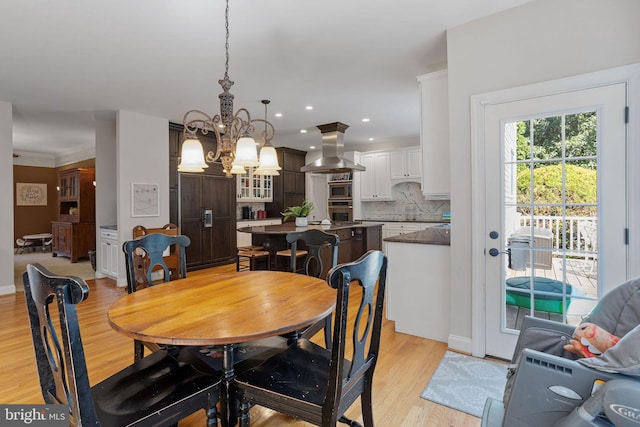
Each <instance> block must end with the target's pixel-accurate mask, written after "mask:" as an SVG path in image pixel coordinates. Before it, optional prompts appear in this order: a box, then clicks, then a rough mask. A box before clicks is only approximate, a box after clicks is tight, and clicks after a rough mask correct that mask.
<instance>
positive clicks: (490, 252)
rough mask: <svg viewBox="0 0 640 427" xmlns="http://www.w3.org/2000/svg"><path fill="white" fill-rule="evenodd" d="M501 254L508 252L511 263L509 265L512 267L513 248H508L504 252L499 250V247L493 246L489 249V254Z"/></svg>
mask: <svg viewBox="0 0 640 427" xmlns="http://www.w3.org/2000/svg"><path fill="white" fill-rule="evenodd" d="M500 254H506V255H507V256H508V257H509V265H508V267H509V268H511V248H509V249H507V250H506V251H504V252H500V251H499V250H498V249H496V248H491V249H489V255H491V256H493V257H495V256H498V255H500Z"/></svg>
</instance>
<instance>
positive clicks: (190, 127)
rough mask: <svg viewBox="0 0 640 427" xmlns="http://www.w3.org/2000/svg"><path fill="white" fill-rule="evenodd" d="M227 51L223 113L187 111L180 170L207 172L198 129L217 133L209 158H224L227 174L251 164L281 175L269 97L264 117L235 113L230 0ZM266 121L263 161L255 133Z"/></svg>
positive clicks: (260, 170) (260, 171)
mask: <svg viewBox="0 0 640 427" xmlns="http://www.w3.org/2000/svg"><path fill="white" fill-rule="evenodd" d="M224 17H225V30H226V38H225V45H224V47H225V53H226V62H225V69H224V78H223V79H222V80H218V83H219V84H220V86H222V93H221V94H220V95H218V98H220V114H216V115H214V116H213V117H212V116H209V115H208V114H206V113H205V112H203V111H200V110H190V111H187V112H186V113H185V115H184V118H183V119H182V125H183V127H184V131H183V132H184V142H183V143H182V153H181V159H180V164H179V165H178V171H179V172H203V171H204V168H208V167H209V165H208V164H207V163H206V162H205V156H204V152H203V149H202V144H201V143H200V141H199V140H198V135H197V133H198V131H200V132H202V134H203V135H207V134H208V133H209V132H213V133H214V134H215V136H216V152H215V153H213V152H212V151H211V152H209V153H207V160H208V161H209V162H214V161H217V160H220V163H222V169H223V171H224V173H225V175H226V176H227V177H231V176H233V174H243V173H246V169H245V168H247V167H256V166H259V167H258V169H256V171H255V172H254V173H255V174H257V175H279V173H278V170H280V169H281V168H280V165H279V164H278V157H277V155H276V151H275V148H273V146H272V145H271V140H272V139H273V136H274V134H275V130H274V128H273V125H272V124H271V123H270V122H269V121H267V105H268V104H269V102H270V101H269V100H263V101H262V103H263V104H264V113H265V117H264V120H262V119H253V120H252V119H251V115H250V114H249V111H247V110H246V109H245V108H240V109H239V110H238V111H236V112H235V113H234V112H233V98H234V97H233V95H232V94H231V93H230V92H229V89H231V86H233V81H231V80H230V79H229V0H227V1H226V9H225V15H224ZM262 122H263V123H264V132H263V134H262V136H263V138H264V141H265V143H264V146H263V147H262V149H261V150H260V160H258V153H257V148H256V142H255V140H254V139H253V137H252V136H251V135H252V134H253V132H254V131H255V125H256V124H258V123H262Z"/></svg>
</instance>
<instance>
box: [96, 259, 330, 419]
mask: <svg viewBox="0 0 640 427" xmlns="http://www.w3.org/2000/svg"><path fill="white" fill-rule="evenodd" d="M335 304H336V291H335V289H332V288H331V287H330V286H329V285H328V284H327V282H326V281H324V280H322V279H318V278H315V277H310V276H306V275H303V274H295V273H288V272H282V271H264V270H258V271H245V272H234V273H221V274H215V273H212V274H202V273H200V274H194V275H192V276H189V277H187V278H185V279H180V280H175V281H172V282H167V283H163V284H160V285H156V286H152V287H149V288H146V289H141V290H139V291H136V292H134V293H132V294H129V295H127V296H125V297H122V298H121V299H119V300H118V301H116V302H115V303H114V304H113V305H112V306H111V308H110V309H109V311H108V314H107V315H108V319H109V323H110V325H111V326H112V327H113V328H114V329H115V330H116V331H118V332H120V333H122V334H124V335H126V336H128V337H131V338H133V339H136V340H141V341H145V342H154V343H158V344H172V345H181V346H186V345H197V346H199V345H202V346H208V345H222V347H223V361H222V366H223V376H222V392H221V399H220V400H221V414H220V415H221V417H220V418H221V421H222V426H223V427H228V426H233V425H235V424H236V421H237V414H236V409H235V401H234V396H232V395H231V387H230V386H231V382H232V381H233V377H234V370H233V365H234V360H233V357H234V356H233V346H234V344H240V343H244V342H248V341H253V340H256V339H261V338H267V337H273V336H277V335H282V334H286V333H289V332H293V331H297V330H300V329H303V328H304V327H306V326H309V325H311V324H314V323H316V322H317V321H320V320H322V319H324V318H325V317H327V316H329V315H330V314H331V312H332V311H333V309H334V308H335Z"/></svg>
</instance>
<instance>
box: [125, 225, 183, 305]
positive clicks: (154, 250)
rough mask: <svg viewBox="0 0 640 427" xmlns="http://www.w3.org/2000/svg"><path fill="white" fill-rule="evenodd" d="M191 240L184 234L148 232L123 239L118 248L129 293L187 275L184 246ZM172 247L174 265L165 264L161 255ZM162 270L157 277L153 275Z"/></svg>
mask: <svg viewBox="0 0 640 427" xmlns="http://www.w3.org/2000/svg"><path fill="white" fill-rule="evenodd" d="M190 244H191V240H190V239H189V237H187V236H183V235H178V236H169V235H166V234H159V233H152V234H147V235H144V236H142V237H138V238H136V239H133V240H129V241H126V242H124V244H123V245H122V250H123V251H124V254H125V264H126V269H127V286H128V291H129V293H132V292H135V291H136V290H137V289H138V288H140V287H144V286H152V285H154V284H155V283H159V282H168V281H170V280H173V279H178V278H184V277H186V276H187V266H186V255H185V248H186V247H187V246H189V245H190ZM170 251H174V252H173V253H174V254H175V255H177V262H178V265H177V266H175V267H173V266H169V265H167V262H166V258H165V255H166V254H167V252H170ZM156 272H162V276H161V277H160V278H156V277H154V275H155V274H158V273H156Z"/></svg>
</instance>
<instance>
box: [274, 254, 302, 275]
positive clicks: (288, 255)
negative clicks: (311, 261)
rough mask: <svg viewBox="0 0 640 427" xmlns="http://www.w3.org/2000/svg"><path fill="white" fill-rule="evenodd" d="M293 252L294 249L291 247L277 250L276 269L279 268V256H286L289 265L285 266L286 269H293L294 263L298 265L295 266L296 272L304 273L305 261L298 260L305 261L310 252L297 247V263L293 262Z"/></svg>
mask: <svg viewBox="0 0 640 427" xmlns="http://www.w3.org/2000/svg"><path fill="white" fill-rule="evenodd" d="M292 252H293V251H292V250H291V249H283V250H280V251H277V252H276V270H277V269H278V258H286V259H287V267H286V268H285V271H291V266H292V265H294V266H296V267H295V269H296V271H294V273H304V262H300V263H299V262H298V260H303V261H304V259H305V258H306V257H307V254H308V253H309V252H308V251H305V250H301V249H297V250H296V251H295V257H296V262H295V263H292V262H291V257H292V256H293V255H292Z"/></svg>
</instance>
